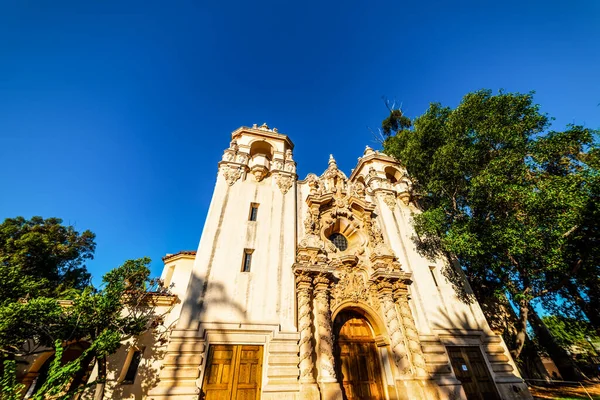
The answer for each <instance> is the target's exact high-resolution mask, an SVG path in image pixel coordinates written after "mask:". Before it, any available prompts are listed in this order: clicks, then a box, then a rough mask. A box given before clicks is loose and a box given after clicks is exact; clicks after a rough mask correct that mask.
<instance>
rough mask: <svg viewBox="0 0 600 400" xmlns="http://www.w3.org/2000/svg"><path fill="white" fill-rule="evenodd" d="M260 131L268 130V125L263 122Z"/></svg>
mask: <svg viewBox="0 0 600 400" xmlns="http://www.w3.org/2000/svg"><path fill="white" fill-rule="evenodd" d="M260 129H264V130H269V125H267V123H266V122H263V124H262V125H261V126H260Z"/></svg>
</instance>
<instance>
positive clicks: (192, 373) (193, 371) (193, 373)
mask: <svg viewBox="0 0 600 400" xmlns="http://www.w3.org/2000/svg"><path fill="white" fill-rule="evenodd" d="M198 375H199V370H198V367H180V366H177V367H166V368H163V369H162V371H160V379H161V380H163V379H177V380H179V379H186V378H187V379H197V378H198Z"/></svg>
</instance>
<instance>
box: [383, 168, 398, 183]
mask: <svg viewBox="0 0 600 400" xmlns="http://www.w3.org/2000/svg"><path fill="white" fill-rule="evenodd" d="M384 171H385V177H386V178H387V179H389V180H390V182H391V183H396V182H398V181H400V179H402V174H401V173H400V171H398V170H397V169H396V168H393V167H385V170H384Z"/></svg>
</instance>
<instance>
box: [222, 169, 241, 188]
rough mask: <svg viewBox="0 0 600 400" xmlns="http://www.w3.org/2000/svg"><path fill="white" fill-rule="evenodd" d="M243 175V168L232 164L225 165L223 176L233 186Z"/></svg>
mask: <svg viewBox="0 0 600 400" xmlns="http://www.w3.org/2000/svg"><path fill="white" fill-rule="evenodd" d="M241 176H242V169H241V168H240V167H234V166H231V165H225V166H223V177H224V178H225V180H226V181H227V184H228V185H229V186H232V185H233V184H234V183H236V182H237V180H238V179H240V177H241Z"/></svg>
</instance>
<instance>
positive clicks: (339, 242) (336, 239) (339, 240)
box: [329, 233, 348, 251]
mask: <svg viewBox="0 0 600 400" xmlns="http://www.w3.org/2000/svg"><path fill="white" fill-rule="evenodd" d="M329 240H331V241H332V242H333V244H334V245H335V247H337V248H338V250H341V251H344V250H346V249H347V248H348V239H346V237H345V236H344V235H342V234H341V233H334V234H332V235H331V236H329Z"/></svg>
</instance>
